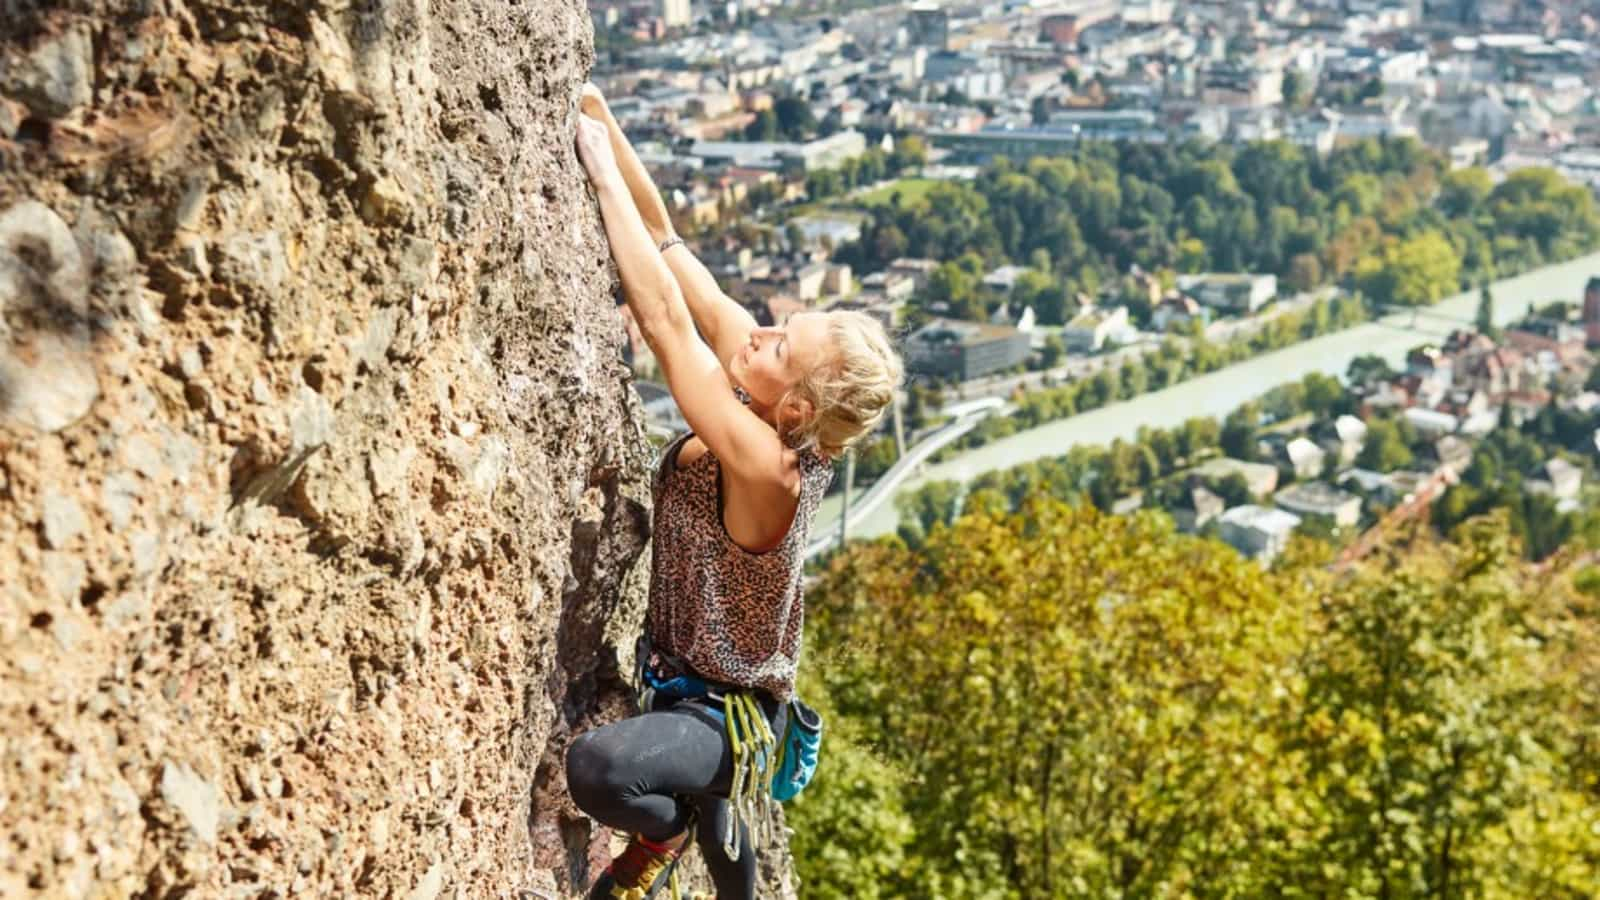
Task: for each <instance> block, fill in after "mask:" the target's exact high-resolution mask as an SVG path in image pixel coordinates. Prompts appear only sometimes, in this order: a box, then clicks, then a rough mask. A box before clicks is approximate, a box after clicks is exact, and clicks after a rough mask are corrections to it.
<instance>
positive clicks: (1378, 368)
mask: <svg viewBox="0 0 1600 900" xmlns="http://www.w3.org/2000/svg"><path fill="white" fill-rule="evenodd" d="M1394 376H1395V371H1394V369H1393V368H1391V367H1390V365H1389V361H1388V360H1386V359H1384V358H1383V357H1381V356H1378V355H1377V354H1375V353H1364V354H1362V355H1360V356H1358V357H1356V358H1355V359H1352V360H1350V366H1349V368H1347V369H1346V370H1345V376H1344V377H1345V380H1347V381H1349V382H1350V383H1351V384H1353V385H1356V386H1357V387H1366V386H1369V385H1374V384H1377V383H1378V382H1380V381H1388V380H1389V379H1391V378H1393V377H1394Z"/></svg>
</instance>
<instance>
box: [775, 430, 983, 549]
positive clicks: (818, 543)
mask: <svg viewBox="0 0 1600 900" xmlns="http://www.w3.org/2000/svg"><path fill="white" fill-rule="evenodd" d="M960 407H961V408H960V409H959V410H955V411H954V412H955V413H956V419H955V421H953V422H950V423H948V424H945V425H943V426H941V427H940V428H938V429H936V430H935V431H934V432H933V433H932V434H929V435H928V436H927V437H925V438H923V439H922V440H920V441H918V442H917V444H916V445H915V446H913V447H912V448H911V449H910V450H908V451H906V455H905V456H903V457H901V458H900V460H899V461H898V462H896V463H895V464H894V465H893V466H890V467H889V471H887V472H885V473H883V475H882V476H881V477H879V478H878V480H877V481H874V482H873V483H872V487H870V488H867V492H866V493H865V494H863V495H861V497H860V498H859V500H857V502H855V503H852V504H851V505H850V520H849V522H848V523H847V526H848V527H847V529H846V530H847V531H848V530H849V529H853V528H855V526H856V525H857V524H858V523H860V522H861V521H862V520H864V519H866V518H867V517H868V516H871V515H872V514H873V513H875V512H877V510H878V507H879V506H881V505H882V504H883V502H884V501H886V500H888V499H889V498H890V497H892V496H893V495H894V492H895V490H896V489H897V488H898V487H899V486H900V483H901V482H902V481H904V480H905V479H906V478H908V477H910V476H911V475H912V474H913V473H915V472H916V470H917V467H919V466H921V465H922V464H923V463H925V462H927V461H928V458H929V457H931V456H933V454H935V453H937V452H939V451H940V450H942V449H944V448H945V447H947V446H949V445H950V444H951V443H952V442H954V441H956V440H958V439H959V438H961V437H962V436H963V435H965V434H966V433H967V432H969V431H971V430H972V429H974V428H976V427H978V423H979V422H982V421H983V420H984V419H986V418H988V417H989V416H990V415H991V414H993V413H996V412H1003V411H1004V410H1005V408H1006V407H1005V405H1004V404H1002V403H1001V402H1000V401H998V400H993V401H982V400H980V401H974V402H967V403H963V404H960ZM841 504H842V501H841ZM832 518H833V519H834V520H837V519H838V513H837V512H835V513H833V516H832ZM816 533H817V535H818V536H817V537H816V538H814V539H813V540H812V541H811V543H810V544H808V545H806V559H811V558H813V557H815V556H817V555H818V554H820V553H822V552H824V551H826V550H827V549H828V548H829V547H831V546H833V545H835V544H837V543H838V542H839V527H838V523H837V521H835V522H834V524H833V525H832V526H831V527H829V528H827V529H826V530H818V531H817V532H816Z"/></svg>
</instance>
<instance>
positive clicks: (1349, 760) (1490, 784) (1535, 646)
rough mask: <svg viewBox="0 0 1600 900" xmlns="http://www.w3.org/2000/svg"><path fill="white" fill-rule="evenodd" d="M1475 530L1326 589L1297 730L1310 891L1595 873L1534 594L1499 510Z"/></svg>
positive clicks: (1467, 889)
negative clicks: (1517, 577) (1423, 557)
mask: <svg viewBox="0 0 1600 900" xmlns="http://www.w3.org/2000/svg"><path fill="white" fill-rule="evenodd" d="M1464 538H1465V540H1464V543H1463V544H1462V545H1461V546H1460V548H1459V549H1456V550H1452V551H1449V552H1447V553H1446V554H1444V558H1443V559H1442V560H1441V561H1440V562H1441V563H1442V565H1438V566H1436V567H1435V566H1429V565H1427V563H1424V564H1423V565H1412V566H1401V567H1396V566H1394V565H1392V564H1391V565H1385V566H1382V567H1380V568H1377V569H1375V570H1374V571H1372V572H1371V573H1370V574H1368V575H1367V576H1365V577H1364V578H1362V579H1361V580H1359V581H1358V582H1357V583H1355V584H1353V585H1349V586H1347V587H1345V588H1343V589H1341V590H1339V591H1335V592H1332V593H1330V594H1329V595H1328V600H1327V602H1328V604H1329V606H1328V607H1327V608H1326V611H1325V617H1324V621H1325V622H1326V630H1325V631H1324V632H1323V633H1322V635H1321V637H1320V638H1319V640H1318V641H1317V642H1316V643H1315V645H1314V649H1313V651H1312V655H1311V657H1310V658H1309V660H1308V662H1307V665H1306V679H1307V680H1306V712H1305V715H1304V716H1303V717H1302V718H1301V719H1300V720H1299V727H1300V729H1301V737H1300V738H1299V739H1298V740H1292V741H1290V742H1289V744H1288V749H1290V750H1291V752H1294V753H1303V754H1304V759H1305V761H1306V764H1307V769H1308V773H1309V774H1310V776H1311V779H1312V780H1311V783H1310V785H1309V787H1310V790H1309V791H1307V792H1306V794H1305V795H1304V796H1305V797H1306V799H1307V800H1308V801H1309V806H1308V808H1307V812H1308V813H1309V815H1308V817H1307V822H1306V828H1305V830H1304V831H1301V832H1299V834H1298V835H1297V837H1296V838H1295V839H1294V845H1295V846H1294V848H1293V850H1292V851H1291V854H1292V861H1291V863H1290V873H1289V874H1287V875H1286V877H1285V879H1284V883H1292V884H1295V885H1296V886H1297V887H1298V888H1299V889H1300V890H1301V891H1303V892H1304V893H1305V895H1307V896H1330V895H1333V894H1338V895H1341V896H1368V897H1452V896H1485V897H1571V898H1577V897H1580V896H1585V895H1587V894H1588V892H1589V890H1591V889H1592V888H1593V886H1594V884H1595V883H1596V882H1595V881H1593V880H1592V879H1593V878H1595V877H1596V875H1597V874H1600V872H1597V869H1596V868H1595V865H1594V863H1595V860H1596V856H1595V849H1596V847H1597V845H1600V835H1595V834H1592V833H1591V834H1589V835H1584V834H1583V831H1584V830H1585V826H1584V825H1583V824H1581V823H1582V820H1583V819H1584V818H1587V817H1588V815H1592V814H1593V810H1592V808H1591V811H1590V813H1589V814H1588V815H1585V814H1584V813H1583V812H1582V811H1581V810H1582V808H1583V806H1584V805H1585V801H1582V800H1579V799H1578V798H1576V797H1574V796H1572V795H1571V787H1570V782H1569V781H1568V780H1567V779H1566V778H1565V777H1564V771H1565V766H1564V765H1563V762H1562V759H1561V757H1560V752H1561V750H1562V749H1563V747H1562V746H1561V740H1562V737H1563V735H1562V730H1561V728H1560V727H1559V725H1557V723H1555V722H1552V721H1550V720H1548V719H1547V716H1549V715H1550V712H1551V711H1553V710H1554V709H1556V708H1558V707H1559V706H1560V704H1561V702H1562V700H1561V698H1560V694H1561V693H1563V692H1564V688H1563V686H1562V684H1561V682H1560V680H1559V678H1558V679H1552V678H1550V677H1549V672H1548V669H1547V666H1548V662H1547V660H1545V659H1542V658H1541V656H1542V652H1541V649H1540V647H1541V644H1542V643H1543V642H1544V639H1545V638H1544V636H1543V635H1541V634H1540V630H1541V629H1540V626H1539V625H1538V624H1536V623H1537V622H1538V621H1539V619H1540V610H1539V608H1538V606H1537V604H1536V602H1535V600H1534V598H1533V597H1532V595H1530V594H1528V593H1525V592H1523V591H1521V590H1519V589H1518V588H1517V586H1516V584H1515V582H1514V581H1513V580H1512V578H1511V577H1509V576H1510V573H1511V572H1512V571H1513V569H1514V561H1513V560H1512V558H1511V548H1510V546H1509V542H1508V541H1507V539H1506V536H1505V528H1504V523H1503V522H1493V521H1479V522H1478V523H1477V524H1476V525H1475V526H1474V527H1473V528H1472V530H1471V531H1470V532H1469V533H1468V534H1466V535H1465V536H1464ZM1428 562H1431V560H1430V561H1428ZM1553 726H1554V727H1553ZM1588 802H1590V803H1592V802H1593V799H1592V798H1591V799H1590V801H1588ZM1574 841H1576V843H1574ZM1585 847H1587V855H1588V860H1587V862H1586V861H1585V859H1584V856H1585V850H1584V849H1583V848H1585ZM1581 879H1590V880H1588V881H1587V883H1586V884H1585V882H1584V881H1583V880H1581Z"/></svg>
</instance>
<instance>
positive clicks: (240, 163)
mask: <svg viewBox="0 0 1600 900" xmlns="http://www.w3.org/2000/svg"><path fill="white" fill-rule="evenodd" d="M0 21H3V22H4V27H3V28H0V895H3V896H7V897H12V896H29V895H39V896H66V897H88V896H94V897H124V896H130V895H137V896H141V897H178V896H196V897H289V896H326V897H342V896H388V897H404V898H419V900H429V898H434V897H446V896H454V897H473V898H478V897H495V896H562V895H565V894H567V893H568V892H570V891H571V890H572V889H573V888H574V885H575V884H577V883H580V882H583V881H584V880H586V879H587V878H588V877H589V876H590V875H592V874H593V865H594V863H595V862H596V861H597V860H599V859H602V858H603V856H604V853H605V849H606V848H605V843H606V835H605V833H604V832H603V831H602V830H600V829H597V828H594V827H592V826H591V823H589V822H588V820H586V819H584V818H583V817H582V816H580V815H579V814H577V812H576V810H574V809H573V808H572V806H571V804H570V802H569V801H568V800H567V798H566V796H565V794H564V792H563V786H564V783H565V782H564V773H563V772H562V771H561V768H560V767H561V759H562V755H563V751H564V749H565V747H566V745H567V742H568V741H569V740H570V738H571V736H572V735H573V734H575V733H576V732H578V731H581V730H583V729H584V728H587V727H590V726H591V725H593V724H594V723H596V722H598V721H603V720H605V719H606V718H608V717H610V716H614V715H617V714H619V713H620V712H621V711H622V709H623V706H624V704H625V693H626V692H625V690H624V689H623V685H622V683H621V681H620V679H619V678H618V677H617V674H616V673H617V671H618V669H619V666H626V665H627V659H626V657H627V656H628V653H627V651H626V648H627V647H628V645H629V644H630V643H631V638H632V635H633V633H634V632H635V630H636V629H637V627H638V622H639V619H640V616H641V614H642V603H643V583H642V579H643V578H644V575H645V572H644V569H643V567H642V566H641V565H640V564H639V558H640V555H641V552H642V550H643V548H644V546H645V543H646V539H647V534H648V522H649V497H648V483H647V478H646V472H647V468H648V464H649V450H648V445H647V444H646V442H645V440H644V438H643V435H642V431H641V429H640V425H639V416H638V409H637V403H636V401H635V400H634V395H633V393H632V391H631V389H630V388H629V386H628V384H627V379H626V374H625V372H624V370H623V368H622V367H621V365H620V363H619V362H618V358H619V353H620V341H621V329H620V326H619V323H618V321H617V317H616V315H615V311H614V309H613V308H612V307H613V301H612V299H611V292H612V289H613V286H614V276H613V275H612V271H611V268H610V266H609V263H608V255H607V250H606V247H605V244H604V239H603V236H602V233H601V231H600V228H599V222H598V217H597V213H596V210H595V208H594V204H593V202H592V200H591V199H590V197H589V194H588V192H587V188H586V186H585V184H584V180H583V177H582V173H581V170H580V168H579V166H578V164H577V162H576V160H575V158H574V154H573V152H572V148H571V135H572V127H573V117H574V115H575V102H576V96H577V90H578V86H579V84H580V83H581V82H582V80H583V78H584V76H585V75H586V73H587V69H588V66H589V64H590V62H591V60H592V51H591V49H590V46H591V45H590V32H589V23H588V16H587V14H586V12H585V8H584V6H583V4H582V3H580V2H578V0H539V2H533V3H525V2H517V0H450V2H442V0H441V2H429V0H354V2H351V0H256V2H242V0H121V2H111V0H59V2H46V0H0ZM777 858H778V860H779V863H780V864H779V865H777V866H776V867H774V873H773V876H772V881H771V882H770V884H771V886H770V888H769V892H770V893H771V894H781V893H792V891H791V890H790V889H789V887H788V883H789V880H790V879H789V878H788V875H787V871H786V868H785V866H783V865H782V864H781V857H777Z"/></svg>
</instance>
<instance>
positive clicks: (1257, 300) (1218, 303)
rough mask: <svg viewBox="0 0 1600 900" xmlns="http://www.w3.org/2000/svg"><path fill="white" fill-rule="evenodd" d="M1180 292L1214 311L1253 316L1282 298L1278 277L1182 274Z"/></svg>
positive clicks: (1179, 283)
mask: <svg viewBox="0 0 1600 900" xmlns="http://www.w3.org/2000/svg"><path fill="white" fill-rule="evenodd" d="M1178 290H1180V291H1183V292H1184V293H1186V294H1189V295H1190V296H1192V297H1194V298H1195V299H1196V300H1198V301H1200V302H1201V303H1204V304H1205V305H1207V306H1209V307H1212V308H1213V309H1218V310H1222V311H1224V312H1230V313H1240V314H1244V315H1249V314H1251V313H1254V312H1256V311H1257V310H1259V309H1260V308H1261V307H1263V306H1265V305H1267V303H1269V302H1271V300H1272V298H1273V297H1276V296H1277V295H1278V276H1276V275H1248V274H1226V275H1219V274H1209V275H1180V276H1178Z"/></svg>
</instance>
